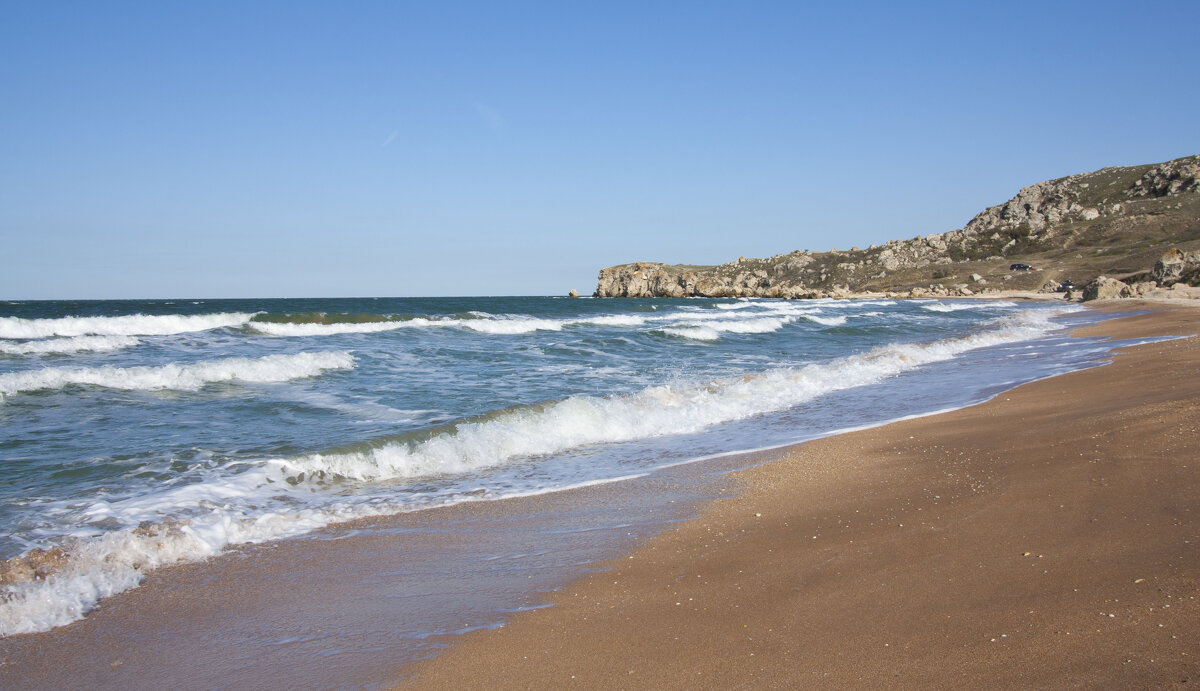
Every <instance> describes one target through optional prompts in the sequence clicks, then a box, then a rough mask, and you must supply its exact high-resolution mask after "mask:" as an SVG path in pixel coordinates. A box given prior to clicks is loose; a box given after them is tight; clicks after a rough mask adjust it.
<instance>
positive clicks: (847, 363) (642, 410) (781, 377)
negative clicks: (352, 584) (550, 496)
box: [269, 313, 1051, 481]
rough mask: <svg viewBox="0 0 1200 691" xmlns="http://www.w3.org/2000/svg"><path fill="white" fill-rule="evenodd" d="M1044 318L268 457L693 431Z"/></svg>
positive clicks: (462, 465)
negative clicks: (429, 432) (399, 438)
mask: <svg viewBox="0 0 1200 691" xmlns="http://www.w3.org/2000/svg"><path fill="white" fill-rule="evenodd" d="M1050 328H1051V325H1050V323H1049V321H1048V319H1047V318H1046V317H1045V315H1039V314H1032V313H1028V314H1025V315H1022V316H1021V318H1020V319H1018V320H1016V321H1009V322H1006V323H1005V324H1004V325H1003V326H1002V327H1000V328H997V329H995V330H992V331H988V332H983V333H977V334H973V335H970V336H965V337H962V338H955V339H949V340H943V341H935V342H933V343H927V344H892V345H887V346H882V347H879V348H875V349H873V350H870V351H868V352H866V353H861V354H858V355H851V356H848V357H844V358H841V359H839V360H834V361H832V362H829V363H823V364H813V365H807V366H804V367H799V368H783V369H778V370H772V371H768V372H766V373H763V374H758V375H752V376H746V377H739V378H736V379H729V380H718V381H711V382H705V383H700V384H690V385H678V386H654V387H650V388H647V389H644V390H642V391H640V392H638V393H636V394H631V395H627V396H615V397H608V398H602V397H595V396H573V397H571V398H568V399H565V400H562V401H558V402H556V403H552V404H549V405H544V406H535V407H525V408H520V409H517V410H513V411H505V412H503V413H499V414H495V415H493V416H489V417H488V418H487V419H485V420H482V421H478V422H467V423H463V424H459V425H456V426H455V427H454V428H453V429H452V430H451V431H449V432H445V433H442V434H439V435H437V436H435V437H433V438H431V439H428V440H425V441H421V442H407V443H388V444H385V445H383V446H381V447H378V448H372V449H367V450H363V451H357V452H353V453H340V454H311V455H308V456H302V457H298V458H293V459H276V460H273V461H270V462H269V465H271V466H273V467H274V468H275V469H276V471H275V472H278V473H279V474H280V476H281V477H283V478H292V479H293V480H294V479H296V478H301V479H305V478H308V479H312V478H327V477H334V478H345V479H353V480H358V481H378V480H390V479H395V478H411V477H419V476H425V475H440V474H446V473H461V472H465V471H469V470H474V469H478V468H484V467H489V466H495V465H499V464H502V463H504V462H507V461H509V460H512V459H514V458H519V457H531V456H542V455H546V454H553V453H559V452H563V451H566V450H569V449H572V448H575V447H580V446H585V445H590V444H599V443H611V442H621V441H629V440H633V439H644V438H649V437H658V436H663V435H671V434H687V433H692V432H697V431H699V430H702V429H705V428H707V427H710V426H712V425H715V424H719V423H722V422H729V421H732V420H739V419H743V418H747V417H750V416H754V415H760V414H763V413H768V412H774V411H779V410H784V409H787V408H790V407H792V406H795V405H798V404H800V403H804V402H806V401H809V400H812V399H814V398H816V397H818V396H821V395H823V394H826V393H830V392H833V391H838V390H842V389H849V388H853V387H858V386H864V385H867V384H872V383H875V382H878V381H880V380H881V379H884V378H886V377H890V376H893V375H896V374H898V373H900V372H903V371H906V370H910V369H913V368H915V367H918V366H921V365H925V364H928V363H932V362H937V361H941V360H948V359H950V358H952V357H954V356H956V355H958V354H960V353H963V352H966V351H968V350H974V349H977V348H983V347H987V346H991V345H998V344H1001V343H1008V342H1012V341H1016V340H1022V339H1028V338H1034V337H1036V336H1039V335H1041V334H1043V333H1045V332H1046V331H1047V330H1049V329H1050Z"/></svg>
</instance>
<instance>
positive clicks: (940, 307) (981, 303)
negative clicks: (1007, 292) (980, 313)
mask: <svg viewBox="0 0 1200 691" xmlns="http://www.w3.org/2000/svg"><path fill="white" fill-rule="evenodd" d="M1016 306H1017V304H1016V303H1015V302H1008V301H1006V300H970V301H964V302H933V303H928V304H924V305H921V309H924V310H929V311H930V312H961V311H963V310H991V309H997V308H1002V307H1016Z"/></svg>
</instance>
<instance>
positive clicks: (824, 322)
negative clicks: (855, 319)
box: [804, 314, 846, 326]
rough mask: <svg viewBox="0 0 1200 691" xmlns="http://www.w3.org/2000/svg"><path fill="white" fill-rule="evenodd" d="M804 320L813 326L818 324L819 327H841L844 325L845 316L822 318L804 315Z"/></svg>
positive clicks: (814, 315)
mask: <svg viewBox="0 0 1200 691" xmlns="http://www.w3.org/2000/svg"><path fill="white" fill-rule="evenodd" d="M804 318H805V319H807V320H809V321H810V322H813V323H814V324H820V325H821V326H841V325H843V324H845V323H846V317H845V315H839V316H836V317H822V316H819V315H816V314H806V315H804Z"/></svg>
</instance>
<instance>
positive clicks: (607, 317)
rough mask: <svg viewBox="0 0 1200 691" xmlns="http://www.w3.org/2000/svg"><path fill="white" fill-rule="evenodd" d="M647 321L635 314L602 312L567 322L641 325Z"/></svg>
mask: <svg viewBox="0 0 1200 691" xmlns="http://www.w3.org/2000/svg"><path fill="white" fill-rule="evenodd" d="M646 321H647V318H646V317H643V316H639V315H636V314H602V315H598V316H595V317H584V318H583V319H573V320H571V321H569V322H568V323H569V324H591V325H593V326H641V325H642V324H645V323H646Z"/></svg>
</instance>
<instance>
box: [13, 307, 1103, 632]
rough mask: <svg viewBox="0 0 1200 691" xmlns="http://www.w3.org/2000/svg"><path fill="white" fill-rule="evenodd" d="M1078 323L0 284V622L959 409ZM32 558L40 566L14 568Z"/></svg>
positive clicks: (1093, 349) (1013, 379) (76, 611)
mask: <svg viewBox="0 0 1200 691" xmlns="http://www.w3.org/2000/svg"><path fill="white" fill-rule="evenodd" d="M1091 318H1092V317H1091V316H1088V315H1085V314H1084V313H1082V312H1080V311H1078V310H1077V309H1076V308H1071V307H1066V306H1063V305H1044V304H1016V303H1012V302H981V301H970V302H969V301H957V302H956V301H942V302H935V301H887V300H876V301H804V302H795V301H775V300H589V299H580V300H568V299H559V298H442V299H382V298H380V299H374V298H371V299H313V300H222V301H200V300H197V301H192V300H175V301H111V302H27V303H8V304H4V305H0V397H2V399H0V467H3V469H4V473H3V479H2V480H0V526H4V531H3V534H0V557H4V558H15V561H14V562H10V566H15V567H16V568H11V569H10V574H11V575H10V579H9V580H10V583H8V584H7V585H5V586H4V588H5V596H4V599H3V601H2V602H0V635H9V634H13V633H21V632H32V631H45V630H48V629H51V628H53V627H56V626H61V625H63V624H66V623H68V622H71V621H75V620H77V619H79V618H80V617H82V616H83V615H84V614H86V613H87V612H88V611H89V610H90V609H91V608H92V607H94V606H95V605H96V603H97V602H99V601H100V600H101V599H103V598H104V597H106V596H108V595H111V594H113V593H117V592H121V591H124V590H127V589H129V588H133V587H135V586H136V585H137V584H138V583H140V582H141V580H142V579H143V578H144V576H145V574H146V573H148V572H150V571H152V570H154V569H155V568H158V567H161V566H164V565H169V564H178V563H188V562H193V561H197V560H200V559H204V558H205V557H208V556H211V555H215V554H219V553H221V552H222V551H224V550H227V549H229V548H230V547H231V546H235V545H240V544H246V543H265V542H271V541H275V540H279V539H283V538H286V537H289V536H294V535H299V534H304V533H307V532H309V531H312V530H315V529H318V528H321V527H323V526H328V525H337V524H339V523H342V522H345V521H350V520H354V519H357V518H361V517H369V516H377V515H392V514H397V513H403V512H410V511H414V510H419V509H422V508H429V507H435V506H444V505H452V504H456V503H464V502H478V501H486V500H492V499H498V498H503V497H512V496H521V495H528V494H537V493H544V492H548V491H553V490H557V489H561V488H564V487H569V486H578V485H586V484H588V483H596V482H607V481H611V480H614V479H618V478H623V477H634V476H642V475H645V474H647V473H650V472H653V471H654V470H655V469H656V468H662V467H666V466H670V465H672V464H677V463H682V462H687V461H690V460H694V459H696V458H700V457H704V456H709V455H713V454H718V453H724V452H729V451H733V450H738V449H751V448H761V447H766V446H773V445H779V444H785V443H790V442H795V441H799V440H803V439H806V438H811V437H814V436H819V435H822V434H828V433H830V432H832V431H834V430H838V429H844V428H850V427H857V426H863V425H868V424H876V423H879V422H882V421H886V420H890V419H895V418H897V417H902V416H906V415H912V414H921V413H927V412H931V411H934V410H940V409H946V408H953V407H960V406H962V405H967V404H970V403H973V402H977V401H980V400H983V399H985V398H987V397H989V396H990V395H993V394H994V393H996V392H997V391H1000V390H1003V389H1006V388H1010V387H1011V386H1013V385H1015V384H1017V383H1020V382H1024V381H1029V380H1032V379H1036V378H1041V377H1045V376H1049V375H1051V374H1055V373H1059V372H1063V371H1068V370H1071V369H1078V368H1081V367H1086V366H1090V365H1093V364H1095V363H1097V362H1099V361H1100V360H1102V359H1103V358H1104V357H1105V354H1106V353H1107V351H1108V348H1109V347H1110V346H1109V344H1100V343H1096V342H1093V341H1088V340H1084V339H1070V338H1068V337H1067V336H1065V335H1064V333H1063V332H1062V331H1061V329H1062V328H1063V327H1064V326H1065V325H1068V324H1071V323H1076V322H1078V323H1082V322H1083V321H1085V320H1088V319H1091ZM31 550H32V551H31ZM37 550H51V551H50V552H49V553H44V552H39V551H37ZM58 550H62V552H61V553H60V552H59V551H58ZM22 555H24V556H22ZM41 562H44V564H43V565H42V568H43V571H44V572H47V573H50V575H49V576H48V577H45V578H38V579H34V580H22V579H21V578H20V577H19V575H20V574H19V572H20V571H21V569H22V568H23V567H25V566H26V565H29V566H37V565H38V563H41ZM26 573H28V571H27V570H26Z"/></svg>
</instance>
